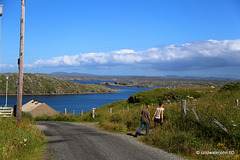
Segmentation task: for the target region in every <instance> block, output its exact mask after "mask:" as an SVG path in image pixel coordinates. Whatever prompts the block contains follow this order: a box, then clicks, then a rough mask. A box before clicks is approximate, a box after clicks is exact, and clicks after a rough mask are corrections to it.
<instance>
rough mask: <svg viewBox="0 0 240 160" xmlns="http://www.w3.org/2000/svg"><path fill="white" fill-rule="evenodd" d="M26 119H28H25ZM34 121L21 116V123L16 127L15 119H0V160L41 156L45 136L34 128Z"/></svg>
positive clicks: (20, 159)
mask: <svg viewBox="0 0 240 160" xmlns="http://www.w3.org/2000/svg"><path fill="white" fill-rule="evenodd" d="M27 117H28V118H27ZM34 122H35V121H34V120H31V118H29V116H25V115H23V119H22V123H21V125H19V126H18V127H16V118H15V117H11V118H0V124H1V125H0V142H1V143H0V159H1V160H16V159H17V160H25V159H35V158H34V157H35V155H38V156H39V155H40V156H41V152H40V151H41V149H42V148H43V147H44V145H45V144H46V139H45V136H44V135H43V134H42V133H41V132H40V131H39V130H38V129H37V128H36V127H35V126H34V124H35V123H34Z"/></svg>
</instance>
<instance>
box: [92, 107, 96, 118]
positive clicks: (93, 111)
mask: <svg viewBox="0 0 240 160" xmlns="http://www.w3.org/2000/svg"><path fill="white" fill-rule="evenodd" d="M95 109H96V108H92V118H95Z"/></svg>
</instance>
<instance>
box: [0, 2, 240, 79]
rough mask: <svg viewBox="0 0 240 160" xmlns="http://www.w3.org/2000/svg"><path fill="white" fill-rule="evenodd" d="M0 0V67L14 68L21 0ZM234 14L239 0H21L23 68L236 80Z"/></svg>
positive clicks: (238, 34) (237, 24) (239, 56)
mask: <svg viewBox="0 0 240 160" xmlns="http://www.w3.org/2000/svg"><path fill="white" fill-rule="evenodd" d="M0 4H2V5H3V15H2V17H1V71H0V72H2V73H5V72H18V69H17V59H18V57H19V43H20V41H19V37H20V17H21V1H20V0H19V1H17V2H16V1H7V0H0ZM239 19H240V1H238V0H147V1H146V0H121V1H120V0H101V1H100V0H87V1H83V0H69V1H63V0H51V1H47V0H42V1H30V0H26V28H25V52H24V65H25V66H24V72H25V73H26V72H31V73H51V72H56V71H64V72H79V73H89V74H98V75H143V76H165V75H178V76H200V77H209V76H214V77H229V78H239V79H240V72H239V70H240V29H239V28H240V21H239Z"/></svg>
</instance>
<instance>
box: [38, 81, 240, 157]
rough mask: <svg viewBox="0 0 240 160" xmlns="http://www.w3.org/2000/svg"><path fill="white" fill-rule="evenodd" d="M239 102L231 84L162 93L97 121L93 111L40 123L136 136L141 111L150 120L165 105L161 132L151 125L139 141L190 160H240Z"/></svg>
mask: <svg viewBox="0 0 240 160" xmlns="http://www.w3.org/2000/svg"><path fill="white" fill-rule="evenodd" d="M237 98H238V99H240V83H239V82H238V83H229V84H227V85H225V86H224V87H223V88H221V89H215V88H177V89H164V88H159V89H153V90H150V91H144V92H139V93H136V94H134V95H132V96H130V97H129V99H128V100H123V101H117V102H114V103H111V104H107V105H105V106H103V107H100V108H97V109H96V110H95V113H96V116H95V119H93V118H91V111H89V112H86V113H84V115H83V116H81V115H75V116H73V115H58V116H55V117H48V116H45V117H41V118H42V119H41V118H38V119H37V120H59V121H77V122H99V127H100V128H102V129H105V130H108V131H112V132H119V133H129V132H132V134H134V133H135V131H136V130H137V129H138V128H139V127H140V118H141V111H142V109H143V108H145V106H146V105H147V104H149V105H151V106H152V107H151V109H150V113H151V116H152V115H153V114H154V112H155V110H156V107H157V106H158V102H159V101H163V102H165V103H166V105H164V109H165V110H164V123H163V126H162V127H158V129H157V130H156V131H154V130H153V124H151V125H150V129H151V131H150V133H149V135H148V136H142V137H140V138H139V139H140V140H141V141H143V142H145V143H147V144H149V145H152V146H155V147H157V148H160V149H163V150H165V151H167V152H171V153H174V154H177V155H179V156H182V157H185V158H188V159H239V158H240V157H239V154H240V132H239V131H240V106H237V105H236V101H235V100H236V99H237ZM183 99H184V100H187V115H183V113H182V111H181V100H183ZM192 108H194V110H195V111H196V113H197V116H198V117H199V122H198V121H197V120H196V117H195V115H194V114H193V112H192ZM213 119H216V120H217V121H218V122H220V123H221V124H222V125H223V126H224V127H225V128H227V130H228V132H227V133H226V132H225V131H223V130H222V129H221V128H220V127H219V126H217V125H216V124H215V123H214V122H213ZM143 132H145V131H143ZM207 152H208V154H207ZM209 152H212V153H209Z"/></svg>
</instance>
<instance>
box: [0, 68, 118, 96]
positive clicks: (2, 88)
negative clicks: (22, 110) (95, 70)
mask: <svg viewBox="0 0 240 160" xmlns="http://www.w3.org/2000/svg"><path fill="white" fill-rule="evenodd" d="M17 76H18V75H17V74H10V75H8V77H9V78H8V79H9V80H8V94H9V95H16V94H17V83H18V77H17ZM23 83H24V84H23V94H24V95H50V94H51V95H52V94H86V93H113V92H114V90H112V89H109V88H107V87H103V86H98V85H91V84H79V83H75V82H70V81H64V80H59V79H56V78H49V77H43V76H37V75H35V74H31V73H26V74H24V78H23ZM5 93H6V75H1V76H0V94H5Z"/></svg>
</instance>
